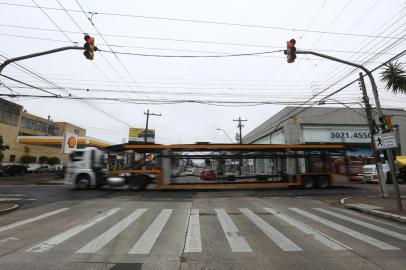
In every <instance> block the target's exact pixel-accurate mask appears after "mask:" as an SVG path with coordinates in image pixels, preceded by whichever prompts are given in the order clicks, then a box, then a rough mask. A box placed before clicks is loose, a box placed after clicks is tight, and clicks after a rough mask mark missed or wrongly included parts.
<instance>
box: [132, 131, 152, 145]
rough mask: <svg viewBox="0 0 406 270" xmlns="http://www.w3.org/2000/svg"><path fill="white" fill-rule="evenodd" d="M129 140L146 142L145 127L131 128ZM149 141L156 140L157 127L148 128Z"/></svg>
mask: <svg viewBox="0 0 406 270" xmlns="http://www.w3.org/2000/svg"><path fill="white" fill-rule="evenodd" d="M128 142H145V128H130V129H129V133H128ZM147 142H149V143H154V142H155V129H148V131H147Z"/></svg>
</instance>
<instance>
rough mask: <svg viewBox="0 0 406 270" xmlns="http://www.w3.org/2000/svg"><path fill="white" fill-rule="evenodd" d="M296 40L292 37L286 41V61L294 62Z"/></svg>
mask: <svg viewBox="0 0 406 270" xmlns="http://www.w3.org/2000/svg"><path fill="white" fill-rule="evenodd" d="M295 44H296V40H294V39H293V38H292V39H291V40H289V41H288V42H286V51H285V54H286V55H287V61H288V63H293V62H295V59H296V48H295Z"/></svg>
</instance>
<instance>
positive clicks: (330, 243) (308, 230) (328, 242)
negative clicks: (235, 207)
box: [264, 208, 351, 250]
mask: <svg viewBox="0 0 406 270" xmlns="http://www.w3.org/2000/svg"><path fill="white" fill-rule="evenodd" d="M264 209H265V211H267V212H269V213H271V214H272V215H274V216H275V217H278V218H279V219H281V220H283V221H285V222H287V223H289V224H290V225H292V226H293V227H295V228H296V229H298V230H299V231H302V232H304V233H305V234H309V235H312V236H313V238H314V239H316V240H317V241H319V242H320V243H322V244H323V245H325V246H327V247H329V248H331V249H332V250H351V248H350V247H347V246H346V245H344V244H342V243H340V242H338V241H337V240H335V239H334V238H331V237H329V236H327V235H325V234H323V233H322V232H319V231H318V230H316V229H314V228H312V227H310V226H308V225H306V224H304V223H303V222H301V221H299V220H296V219H294V218H293V217H290V216H288V215H285V214H282V213H279V212H277V211H275V210H273V209H272V208H264Z"/></svg>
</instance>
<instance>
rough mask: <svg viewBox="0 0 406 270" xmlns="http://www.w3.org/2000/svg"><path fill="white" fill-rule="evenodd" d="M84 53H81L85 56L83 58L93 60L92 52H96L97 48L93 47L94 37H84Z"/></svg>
mask: <svg viewBox="0 0 406 270" xmlns="http://www.w3.org/2000/svg"><path fill="white" fill-rule="evenodd" d="M85 41H86V43H85V45H84V47H85V51H84V52H83V54H84V55H85V57H86V58H87V59H89V60H93V58H94V51H97V47H96V46H94V37H91V36H89V35H85Z"/></svg>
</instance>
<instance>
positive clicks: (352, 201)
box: [340, 197, 406, 223]
mask: <svg viewBox="0 0 406 270" xmlns="http://www.w3.org/2000/svg"><path fill="white" fill-rule="evenodd" d="M340 202H341V204H342V205H343V206H344V207H345V208H351V209H355V210H358V211H361V212H364V213H368V214H371V215H375V216H379V217H383V218H387V219H392V220H397V221H399V222H403V223H406V198H405V197H403V198H402V205H403V209H404V211H403V212H399V211H398V209H397V203H396V199H395V198H393V197H390V198H381V197H347V198H343V199H341V201H340Z"/></svg>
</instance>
